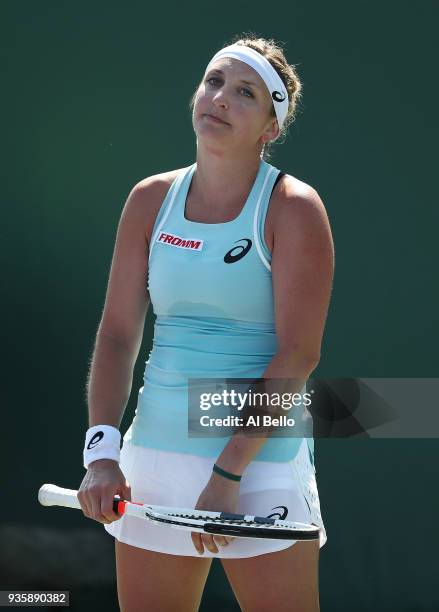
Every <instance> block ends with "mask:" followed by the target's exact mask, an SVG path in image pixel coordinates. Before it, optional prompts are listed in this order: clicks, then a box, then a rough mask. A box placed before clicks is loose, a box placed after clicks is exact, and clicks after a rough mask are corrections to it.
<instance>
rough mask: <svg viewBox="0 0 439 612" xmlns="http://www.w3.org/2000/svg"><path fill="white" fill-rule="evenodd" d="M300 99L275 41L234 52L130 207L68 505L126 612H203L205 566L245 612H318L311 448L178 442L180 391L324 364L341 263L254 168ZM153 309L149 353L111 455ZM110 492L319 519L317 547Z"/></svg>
mask: <svg viewBox="0 0 439 612" xmlns="http://www.w3.org/2000/svg"><path fill="white" fill-rule="evenodd" d="M300 92H301V84H300V80H299V78H298V75H297V73H296V71H295V68H294V66H291V65H289V64H288V63H287V60H286V58H285V56H284V53H283V50H282V48H281V47H280V46H279V45H277V44H276V43H275V41H273V40H266V39H263V38H258V37H257V36H255V35H253V34H250V35H247V34H245V35H243V36H242V37H237V38H235V39H234V40H233V41H232V42H231V43H230V44H227V45H226V46H225V47H224V48H223V49H221V50H220V51H219V52H218V53H216V54H215V55H214V57H213V58H212V60H211V61H210V62H209V63H208V65H207V68H206V70H205V73H204V75H203V78H202V80H201V82H200V83H199V85H198V87H197V88H196V91H195V93H194V96H193V98H192V100H191V109H192V122H193V128H194V131H195V134H196V141H197V152H196V162H195V163H193V164H192V165H190V166H187V167H184V168H180V169H178V170H172V171H169V172H164V173H163V174H158V175H154V176H150V177H148V178H145V179H144V180H142V181H140V182H139V183H138V184H136V185H135V186H134V188H133V189H132V191H131V193H130V194H129V197H128V199H127V202H126V204H125V207H124V209H123V212H122V215H121V219H120V223H119V227H118V231H117V236H116V244H115V250H114V255H113V261H112V266H111V271H110V277H109V284H108V288H107V295H106V300H105V307H104V311H103V315H102V319H101V322H100V326H99V330H98V333H97V338H96V345H95V349H94V354H93V359H92V364H91V369H90V376H89V380H88V404H89V429H88V431H87V433H86V439H85V448H84V466H85V467H86V468H87V473H86V475H85V477H84V479H83V481H82V483H81V487H80V489H79V492H78V498H79V500H80V503H81V508H82V510H83V513H84V514H85V516H87V517H89V518H92V519H94V520H96V521H99V522H102V523H104V525H105V529H106V530H107V531H108V533H110V534H112V535H113V536H114V537H115V546H116V565H117V584H118V597H119V603H120V607H121V610H123V612H131V611H137V610H139V609H144V608H146V607H147V606H148V608H150V609H153V610H178V611H179V612H184V611H193V610H197V609H198V607H199V604H200V601H201V597H202V593H203V589H204V585H205V582H206V578H207V576H208V572H209V568H210V565H211V562H212V558H214V557H218V558H220V559H221V562H222V564H223V567H224V570H225V572H226V575H227V577H228V579H229V581H230V584H231V587H232V589H233V591H234V593H235V595H236V598H237V600H238V602H239V605H240V606H241V608H242V609H243V610H249V611H250V610H251V611H252V612H255V611H257V610H267V609H271V608H273V609H276V610H278V611H279V612H280V611H284V610H288V611H289V612H292V611H296V610H297V611H300V612H314V611H316V610H319V594H318V560H319V548H320V547H321V546H323V545H324V543H325V542H326V532H325V527H324V524H323V521H322V517H321V513H320V505H319V497H318V492H317V486H316V480H315V468H314V455H313V448H314V446H313V439H312V437H300V436H276V435H275V432H274V431H273V432H272V435H266V436H258V437H255V436H248V435H243V432H242V431H241V432H240V431H236V432H235V433H234V434H233V435H228V436H225V437H221V436H220V435H216V436H215V435H214V436H209V435H206V436H204V437H199V436H193V435H191V431H190V428H189V431H188V418H189V410H188V388H189V386H188V385H189V379H194V378H197V379H204V378H242V379H264V380H267V381H270V380H274V379H281V380H287V379H292V380H296V381H306V380H307V379H308V377H309V375H310V374H311V372H312V371H313V370H314V369H315V367H316V365H317V363H318V361H319V358H320V351H321V342H322V337H323V332H324V325H325V320H326V316H327V310H328V305H329V301H330V293H331V287H332V278H333V267H334V263H333V261H334V254H333V243H332V238H331V231H330V226H329V222H328V218H327V215H326V212H325V208H324V205H323V203H322V201H321V199H320V197H319V195H318V193H317V192H316V190H315V189H314V188H312V187H311V186H309V185H307V184H306V183H304V182H303V181H301V180H299V179H298V178H295V177H293V176H291V175H289V174H285V173H283V172H280V171H279V170H278V169H277V168H276V167H274V166H273V165H271V164H269V163H268V162H267V161H265V160H264V155H265V156H266V154H267V152H266V151H265V147H266V145H267V146H268V143H270V142H273V141H275V140H276V139H277V138H278V137H279V136H280V135H282V134H285V130H286V128H287V126H288V124H289V123H291V121H292V120H293V118H294V115H295V111H296V107H297V102H298V100H299V97H300V95H301V93H300ZM150 300H151V302H152V305H153V311H154V314H155V315H156V320H155V324H154V339H153V346H152V350H151V352H150V355H149V359H148V360H147V361H146V368H145V374H144V385H143V387H141V389H140V391H139V396H138V403H137V408H136V413H135V417H134V419H133V422H132V424H131V426H130V427H129V429H128V431H127V432H126V433H125V435H124V439H123V446H122V449H121V450H120V433H119V427H120V423H121V420H122V416H123V413H124V410H125V406H126V403H127V401H128V398H129V394H130V391H131V385H132V375H133V368H134V364H135V361H136V359H137V356H138V352H139V348H140V345H141V341H142V336H143V329H144V322H145V315H146V313H147V310H148V307H149V303H150ZM207 414H209V413H207ZM210 414H211V415H212V416H213V415H214V414H213V413H212V409H211V411H210ZM116 494H117V495H120V497H121V498H123V499H126V500H132V501H134V502H139V503H150V504H157V505H162V506H176V507H187V508H197V509H204V510H214V511H225V512H239V513H244V514H252V515H259V516H264V517H267V516H270V517H274V518H281V519H286V520H292V521H299V522H304V523H312V524H314V525H317V526H318V527H319V528H320V541H312V542H311V541H310V542H298V541H291V540H290V541H287V540H261V539H250V538H230V537H224V536H217V535H215V536H213V535H207V534H200V533H194V532H185V531H180V530H175V529H172V528H170V527H168V526H165V525H156V524H152V523H148V522H146V521H143V520H141V519H138V518H136V517H130V516H123V517H122V518H120V517H119V516H118V515H116V514H115V513H114V512H113V509H112V500H113V496H114V495H116Z"/></svg>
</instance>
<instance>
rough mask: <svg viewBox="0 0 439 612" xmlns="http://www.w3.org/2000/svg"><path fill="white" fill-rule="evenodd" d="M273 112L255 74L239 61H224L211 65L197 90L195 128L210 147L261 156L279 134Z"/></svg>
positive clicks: (230, 59)
mask: <svg viewBox="0 0 439 612" xmlns="http://www.w3.org/2000/svg"><path fill="white" fill-rule="evenodd" d="M272 108H273V106H272V101H271V98H270V94H269V92H268V90H267V87H266V85H265V83H264V81H263V80H262V79H261V77H260V76H259V74H258V73H257V72H256V70H253V68H251V66H248V65H247V64H245V63H244V62H241V61H240V60H236V59H233V58H228V57H227V58H221V59H218V60H216V61H215V62H214V63H213V64H211V66H210V67H209V69H208V70H207V71H206V73H205V75H204V77H203V80H202V82H201V84H200V86H199V87H198V90H197V94H196V97H195V101H194V108H193V112H192V125H193V127H194V130H195V132H196V134H197V138H198V140H203V142H205V143H206V144H209V146H212V145H214V146H215V148H220V149H221V150H231V149H234V150H243V149H249V148H250V149H254V148H255V149H257V150H258V152H259V151H260V149H261V148H262V145H263V144H264V143H265V142H267V141H269V140H272V139H273V138H275V137H276V136H277V134H278V125H277V120H276V118H275V117H273V116H271V111H272ZM209 115H214V116H216V117H218V118H219V119H222V120H223V121H224V122H225V123H220V122H218V121H215V120H214V119H212V118H211V117H209Z"/></svg>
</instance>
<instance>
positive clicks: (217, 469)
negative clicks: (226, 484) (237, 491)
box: [212, 463, 242, 482]
mask: <svg viewBox="0 0 439 612" xmlns="http://www.w3.org/2000/svg"><path fill="white" fill-rule="evenodd" d="M212 470H213V471H214V472H216V473H217V474H220V476H224V478H228V479H229V480H235V481H236V482H239V481H240V480H241V478H242V476H237V475H236V474H231V473H230V472H226V470H223V469H222V468H220V467H218V466H217V464H216V463H214V464H213V468H212Z"/></svg>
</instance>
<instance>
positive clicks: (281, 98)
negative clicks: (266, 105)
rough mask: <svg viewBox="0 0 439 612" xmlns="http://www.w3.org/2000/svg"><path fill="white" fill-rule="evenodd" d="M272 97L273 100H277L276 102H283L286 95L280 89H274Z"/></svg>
mask: <svg viewBox="0 0 439 612" xmlns="http://www.w3.org/2000/svg"><path fill="white" fill-rule="evenodd" d="M271 97H272V98H273V100H276V102H283V101H284V100H285V97H286V96H285V94H283V93H281V92H280V91H273V93H272V94H271Z"/></svg>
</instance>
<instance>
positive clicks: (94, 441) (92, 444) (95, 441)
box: [87, 431, 104, 450]
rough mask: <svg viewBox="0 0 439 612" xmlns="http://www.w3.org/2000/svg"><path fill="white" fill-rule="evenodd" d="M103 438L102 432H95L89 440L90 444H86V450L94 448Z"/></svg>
mask: <svg viewBox="0 0 439 612" xmlns="http://www.w3.org/2000/svg"><path fill="white" fill-rule="evenodd" d="M103 437H104V432H103V431H97V432H96V433H95V435H94V436H93V437H92V439H91V440H90V442H89V443H88V444H87V450H90V449H92V448H94V447H95V446H96V444H98V443H99V442H100V441H101V440H102V438H103Z"/></svg>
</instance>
